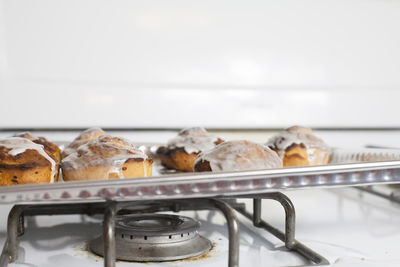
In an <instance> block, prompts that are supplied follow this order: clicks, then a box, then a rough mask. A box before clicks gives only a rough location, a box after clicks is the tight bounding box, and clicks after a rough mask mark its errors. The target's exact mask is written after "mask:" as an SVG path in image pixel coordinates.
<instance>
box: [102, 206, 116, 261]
mask: <svg viewBox="0 0 400 267" xmlns="http://www.w3.org/2000/svg"><path fill="white" fill-rule="evenodd" d="M117 211H118V209H117V204H116V203H115V202H112V203H111V204H110V205H109V206H108V207H106V209H105V211H104V222H103V223H104V225H103V227H104V229H103V237H104V267H115V261H116V250H115V216H116V214H117Z"/></svg>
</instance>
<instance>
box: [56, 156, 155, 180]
mask: <svg viewBox="0 0 400 267" xmlns="http://www.w3.org/2000/svg"><path fill="white" fill-rule="evenodd" d="M152 163H153V161H152V160H151V159H146V163H145V165H146V166H144V164H143V159H142V160H141V161H138V160H136V159H128V160H127V161H126V162H125V163H124V164H123V165H122V173H123V176H124V177H125V178H141V177H144V176H151V175H152V167H151V166H152ZM145 172H146V173H145ZM104 173H108V177H107V179H119V177H118V174H117V173H115V172H109V166H86V167H84V168H80V169H72V170H66V171H65V172H63V179H64V180H65V181H79V180H82V179H83V178H84V179H85V180H99V179H104V178H100V177H104Z"/></svg>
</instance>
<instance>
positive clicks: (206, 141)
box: [168, 127, 218, 154]
mask: <svg viewBox="0 0 400 267" xmlns="http://www.w3.org/2000/svg"><path fill="white" fill-rule="evenodd" d="M217 141H218V137H216V136H213V135H210V134H208V133H207V131H206V130H205V129H204V128H201V127H193V128H188V129H184V130H182V131H180V133H179V135H178V136H177V137H175V138H174V139H171V140H170V141H169V142H168V148H170V149H174V148H183V149H184V150H185V152H186V153H188V154H191V153H199V152H202V151H207V150H210V149H213V148H214V147H215V146H216V144H215V142H217Z"/></svg>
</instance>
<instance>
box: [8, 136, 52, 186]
mask: <svg viewBox="0 0 400 267" xmlns="http://www.w3.org/2000/svg"><path fill="white" fill-rule="evenodd" d="M0 146H3V147H6V148H10V149H11V150H10V151H8V152H7V153H8V154H9V155H11V156H16V155H19V154H21V153H24V152H25V151H26V150H28V149H31V150H35V151H37V152H38V153H39V154H40V155H41V156H43V157H44V158H45V159H46V160H48V161H49V162H50V163H51V178H50V183H54V176H55V174H56V162H55V161H54V160H53V159H52V158H51V157H50V156H49V155H48V154H47V153H46V151H45V150H44V148H43V146H42V145H39V144H36V143H34V142H32V141H30V140H29V139H26V138H22V137H9V138H6V139H3V140H0Z"/></svg>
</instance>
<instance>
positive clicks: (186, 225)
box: [90, 214, 211, 262]
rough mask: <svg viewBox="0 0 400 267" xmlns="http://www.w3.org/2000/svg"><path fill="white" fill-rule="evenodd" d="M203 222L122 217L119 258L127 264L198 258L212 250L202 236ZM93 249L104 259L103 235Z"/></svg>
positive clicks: (148, 216)
mask: <svg viewBox="0 0 400 267" xmlns="http://www.w3.org/2000/svg"><path fill="white" fill-rule="evenodd" d="M199 226H200V223H199V222H197V221H195V220H193V219H191V218H189V217H183V216H178V215H170V214H140V215H123V216H118V217H117V218H116V222H115V233H116V240H115V241H116V258H117V259H119V260H125V261H140V262H143V261H158V262H159V261H171V260H180V259H186V258H191V257H196V256H200V255H202V254H204V253H205V252H207V251H209V250H210V249H211V242H210V241H209V240H207V239H206V238H204V237H202V236H200V235H199V234H198V231H197V230H198V228H199ZM90 249H91V250H92V251H93V252H94V253H96V254H98V255H101V256H104V239H103V237H102V236H100V237H98V238H96V239H94V240H92V241H91V242H90Z"/></svg>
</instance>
